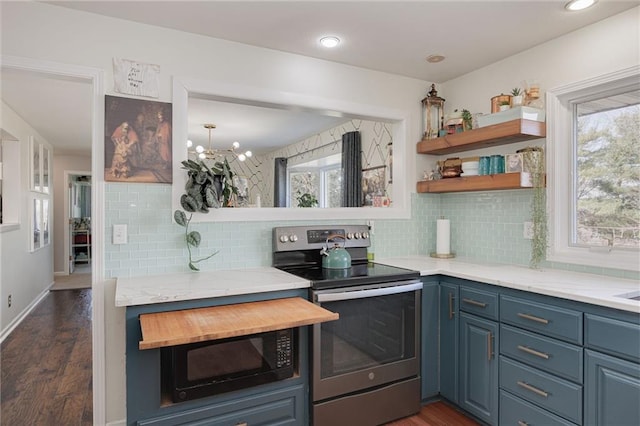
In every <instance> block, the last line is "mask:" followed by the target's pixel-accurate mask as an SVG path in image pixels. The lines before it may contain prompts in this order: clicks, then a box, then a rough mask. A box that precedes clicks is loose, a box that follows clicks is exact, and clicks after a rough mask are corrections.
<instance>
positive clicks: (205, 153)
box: [187, 124, 253, 161]
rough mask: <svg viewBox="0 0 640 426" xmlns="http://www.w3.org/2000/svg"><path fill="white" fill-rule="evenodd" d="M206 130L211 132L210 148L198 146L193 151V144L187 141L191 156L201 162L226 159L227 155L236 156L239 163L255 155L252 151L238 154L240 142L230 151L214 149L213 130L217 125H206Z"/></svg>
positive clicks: (233, 145)
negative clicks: (218, 158)
mask: <svg viewBox="0 0 640 426" xmlns="http://www.w3.org/2000/svg"><path fill="white" fill-rule="evenodd" d="M204 128H205V129H207V130H209V147H208V148H206V149H205V148H204V147H203V146H202V145H198V146H196V147H195V149H191V147H193V142H192V141H190V140H188V141H187V148H188V151H189V154H193V155H195V156H196V157H198V158H199V159H201V160H213V159H214V158H216V157H224V156H225V155H226V154H232V155H234V156H235V157H236V158H237V159H238V160H239V161H244V160H246V159H247V158H249V157H251V156H252V155H253V154H252V153H251V151H245V152H243V153H237V152H236V149H238V148H240V143H239V142H237V141H236V142H234V143H233V144H231V148H229V149H214V148H212V147H211V130H212V129H215V128H216V125H215V124H205V125H204Z"/></svg>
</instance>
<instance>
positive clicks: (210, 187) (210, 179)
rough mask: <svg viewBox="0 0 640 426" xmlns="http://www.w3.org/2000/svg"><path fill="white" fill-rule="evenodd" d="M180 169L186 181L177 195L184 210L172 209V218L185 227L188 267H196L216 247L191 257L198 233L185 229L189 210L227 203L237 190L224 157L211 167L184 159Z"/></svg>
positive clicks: (196, 243) (198, 244)
mask: <svg viewBox="0 0 640 426" xmlns="http://www.w3.org/2000/svg"><path fill="white" fill-rule="evenodd" d="M182 169H184V170H186V171H187V176H188V179H187V183H186V184H185V188H184V189H185V193H184V194H182V196H181V197H180V205H181V206H182V208H183V209H184V211H186V212H188V213H190V214H189V216H188V217H187V214H186V213H185V212H184V211H182V210H176V211H175V212H174V213H173V218H174V220H175V221H176V223H177V224H178V225H180V226H183V227H184V228H185V234H184V238H185V242H186V244H187V250H188V252H189V269H191V270H192V271H199V270H200V269H199V268H198V267H197V266H196V264H197V263H200V262H202V261H204V260H207V259H209V258H211V257H213V256H215V255H216V254H217V253H218V251H215V252H214V253H212V254H210V255H209V256H206V257H203V258H200V259H194V258H193V255H192V252H191V249H192V248H197V247H199V246H200V243H201V241H202V236H201V235H200V233H199V232H198V231H189V224H190V222H191V219H192V217H193V213H195V212H198V213H208V212H209V209H211V208H214V209H217V208H220V207H221V206H230V205H231V204H232V200H233V197H234V195H237V194H238V188H236V187H235V186H234V185H233V172H232V171H231V169H230V167H229V163H228V162H227V160H226V159H224V160H223V161H222V162H216V163H215V164H214V165H213V166H212V167H209V166H207V164H205V162H204V161H201V160H199V161H194V160H185V161H183V162H182Z"/></svg>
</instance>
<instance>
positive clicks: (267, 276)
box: [115, 268, 309, 306]
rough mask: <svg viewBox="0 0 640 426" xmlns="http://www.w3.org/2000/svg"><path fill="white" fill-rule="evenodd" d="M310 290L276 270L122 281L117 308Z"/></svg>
mask: <svg viewBox="0 0 640 426" xmlns="http://www.w3.org/2000/svg"><path fill="white" fill-rule="evenodd" d="M307 287H309V281H307V280H303V279H302V278H298V277H296V276H295V275H291V274H288V273H286V272H282V271H280V270H279V269H275V268H252V269H229V270H221V271H211V272H208V271H207V272H184V273H177V274H168V275H149V276H144V277H130V278H118V279H117V282H116V298H115V299H116V300H115V302H116V306H134V305H149V304H153V303H165V302H178V301H181V300H194V299H206V298H209V297H222V296H235V295H240V294H251V293H264V292H268V291H279V290H290V289H296V288H307Z"/></svg>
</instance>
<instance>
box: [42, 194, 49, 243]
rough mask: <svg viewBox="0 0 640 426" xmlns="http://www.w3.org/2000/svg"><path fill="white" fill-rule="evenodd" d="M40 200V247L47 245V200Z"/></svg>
mask: <svg viewBox="0 0 640 426" xmlns="http://www.w3.org/2000/svg"><path fill="white" fill-rule="evenodd" d="M40 201H41V209H40V212H41V216H40V218H41V222H40V247H44V246H47V245H49V200H48V199H46V198H45V199H42V200H40Z"/></svg>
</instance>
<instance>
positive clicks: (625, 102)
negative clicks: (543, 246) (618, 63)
mask: <svg viewBox="0 0 640 426" xmlns="http://www.w3.org/2000/svg"><path fill="white" fill-rule="evenodd" d="M639 77H640V71H639V70H638V67H634V68H632V69H628V70H623V71H621V72H618V73H613V74H610V75H606V76H602V77H599V78H595V79H591V80H588V81H584V82H580V83H576V84H572V85H569V86H565V87H561V88H557V89H555V90H552V91H550V92H549V93H548V94H547V107H548V114H547V116H548V118H549V123H548V130H549V132H548V138H547V147H548V154H549V156H548V158H549V165H550V167H549V182H550V185H549V207H550V212H551V215H550V230H551V235H550V237H551V247H550V250H549V257H548V259H549V260H552V261H559V262H567V263H578V264H585V265H591V266H600V267H607V268H619V269H626V270H639V269H640V265H639V263H640V262H639V257H638V253H639V249H640V209H639V207H640V85H639V84H638V82H639Z"/></svg>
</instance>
